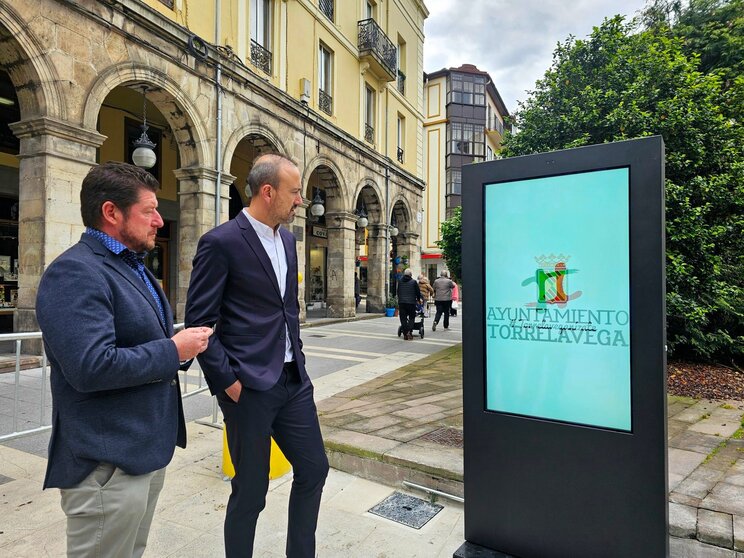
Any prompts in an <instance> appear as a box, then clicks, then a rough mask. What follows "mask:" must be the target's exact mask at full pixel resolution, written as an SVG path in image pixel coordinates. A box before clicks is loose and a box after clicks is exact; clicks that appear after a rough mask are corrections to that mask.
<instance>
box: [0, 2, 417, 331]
mask: <svg viewBox="0 0 744 558" xmlns="http://www.w3.org/2000/svg"><path fill="white" fill-rule="evenodd" d="M184 1H187V0H181V1H180V2H177V4H181V3H183V2H184ZM218 1H219V0H218ZM236 1H237V0H236ZM386 1H388V2H390V1H392V0H386ZM295 2H298V3H299V4H303V5H304V4H307V2H305V1H304V0H281V1H280V2H277V3H276V4H277V5H276V6H275V9H276V10H277V11H276V13H277V14H280V15H281V14H284V15H283V17H285V22H286V13H287V10H289V9H290V8H291V6H290V7H289V8H288V7H287V4H289V5H291V4H293V3H295ZM151 3H152V2H149V3H147V2H143V1H140V0H100V1H96V0H77V1H72V0H35V1H33V2H29V1H26V0H0V70H1V71H2V72H4V73H5V75H6V77H7V80H8V81H9V82H10V83H11V84H12V89H13V90H14V93H15V97H16V98H15V102H16V103H17V110H18V113H17V116H19V118H18V120H17V121H13V122H6V123H5V124H7V126H8V127H9V129H10V130H11V132H12V134H13V136H15V138H17V141H18V145H17V152H16V153H14V152H13V149H12V148H11V149H4V152H3V153H0V166H2V165H6V166H7V167H8V168H9V169H10V171H12V172H11V173H10V174H9V175H8V176H10V178H9V179H8V180H10V182H12V181H13V178H12V177H13V176H16V177H17V178H16V180H17V186H16V190H15V191H16V192H17V200H18V201H17V229H18V246H17V256H16V257H17V260H18V273H17V277H16V279H17V284H18V291H17V301H15V304H16V307H15V310H14V320H15V323H14V328H15V330H17V331H28V330H36V329H37V324H36V321H35V314H34V304H35V298H36V291H37V286H38V283H39V279H40V277H41V275H42V273H43V272H44V269H45V268H46V266H47V265H48V264H49V263H50V262H51V261H52V260H53V259H54V258H55V257H56V256H57V255H59V254H60V253H61V252H62V251H64V250H65V249H66V248H68V247H69V246H71V245H72V244H74V243H75V242H76V241H77V239H78V238H79V235H80V233H81V232H82V230H83V227H82V224H81V220H80V211H79V191H80V185H81V182H82V179H83V177H84V176H85V175H86V173H87V172H88V170H89V169H90V168H91V166H92V165H94V164H96V163H97V162H100V161H101V159H103V157H102V154H103V153H104V152H109V151H110V149H109V148H107V147H106V145H107V143H106V142H109V144H108V145H111V143H110V142H111V141H113V140H112V139H111V137H112V135H113V132H112V131H113V130H118V128H116V126H118V124H116V126H114V122H118V121H114V120H112V121H111V122H112V124H111V125H110V126H108V127H106V126H104V124H103V122H104V121H105V120H106V119H107V118H108V116H106V115H107V114H108V113H109V112H110V111H111V110H115V111H119V112H124V113H126V114H127V115H128V117H135V116H137V110H138V109H133V108H131V107H130V105H131V106H141V101H140V100H139V99H141V98H142V94H144V95H145V97H146V103H147V105H148V106H150V107H151V109H150V111H149V112H148V120H150V118H151V116H150V115H151V114H153V109H156V113H155V114H154V115H153V118H154V119H155V120H159V121H160V122H161V127H162V142H163V144H164V145H163V149H164V150H168V149H170V150H171V151H172V152H173V154H172V156H170V155H168V156H166V155H163V167H164V168H163V169H162V171H161V172H162V173H163V175H162V176H163V180H162V183H163V184H164V188H165V185H166V182H167V181H172V182H173V183H174V189H173V195H172V199H170V200H169V199H167V198H166V194H165V193H164V197H163V199H162V200H161V207H162V208H164V211H163V213H164V217H166V218H168V219H170V221H171V225H172V227H171V231H170V243H169V244H168V251H169V252H170V258H169V259H168V260H167V261H168V263H167V268H168V270H170V272H171V273H170V275H169V279H170V280H169V284H168V286H167V288H166V293H167V294H168V295H169V298H170V301H171V304H172V305H173V307H174V309H175V311H176V318H177V319H178V320H180V319H182V317H183V309H184V304H185V297H186V292H187V289H188V283H189V277H190V272H191V261H192V258H193V255H194V253H195V250H196V244H197V242H198V239H199V237H200V236H201V235H202V234H203V233H204V232H206V231H207V230H209V229H210V228H212V227H214V226H215V225H216V224H219V223H220V222H224V221H226V220H227V219H228V217H229V215H230V213H231V212H233V208H235V207H240V206H242V205H244V203H245V202H246V200H245V194H244V193H243V192H242V190H243V188H244V184H245V183H244V179H245V176H244V175H245V174H246V173H247V169H248V168H249V167H250V162H251V161H252V160H253V158H255V157H256V156H257V155H259V154H261V153H264V152H269V151H271V152H279V153H282V154H284V155H286V156H288V157H290V158H291V159H292V160H293V161H295V162H296V163H297V164H298V166H299V168H300V171H301V173H302V177H303V184H305V185H307V188H308V191H307V193H306V196H305V197H306V198H308V202H306V204H305V206H304V209H305V210H307V207H308V206H309V204H310V202H311V200H312V198H313V191H314V190H316V191H317V190H318V189H322V192H323V197H324V200H323V201H324V209H325V214H324V215H323V220H324V222H325V223H324V224H325V227H324V228H325V231H324V233H323V234H324V235H325V236H326V238H327V257H326V262H325V281H326V283H325V284H324V290H325V301H326V303H327V313H328V315H329V316H352V315H354V313H355V303H354V274H355V271H357V269H358V266H359V263H358V262H359V259H360V257H359V255H360V253H361V252H362V251H364V252H366V267H367V269H366V294H367V305H368V310H371V311H377V310H381V309H382V307H383V301H384V298H385V294H386V293H385V289H386V288H389V282H390V281H389V280H390V277H391V275H390V273H389V271H390V267H391V265H392V264H391V262H390V261H389V257H390V251H391V242H392V246H393V247H394V249H395V252H396V253H397V254H398V255H399V256H400V255H403V256H405V259H406V260H407V261H408V262H409V264H408V265H409V266H410V267H413V268H414V269H418V267H419V261H420V260H419V258H420V253H421V250H420V246H419V240H418V239H419V236H420V232H421V230H420V229H421V225H420V216H421V211H422V209H423V206H422V193H423V191H424V182H423V180H422V178H421V176H422V174H423V173H422V171H421V169H422V164H421V163H420V159H421V153H422V151H423V148H422V146H421V145H420V143H421V138H422V125H421V122H422V118H419V117H421V112H422V111H419V113H418V115H415V114H414V118H413V120H414V122H415V123H417V125H416V126H415V132H414V133H411V134H409V136H410V137H412V138H413V143H411V142H410V140H409V145H414V146H415V147H414V148H413V149H414V150H415V151H414V152H415V153H417V155H418V156H417V157H412V159H414V160H415V159H419V163H418V164H416V163H414V164H412V165H408V166H406V165H402V164H400V162H399V161H396V160H395V157H389V156H388V155H387V151H390V150H389V149H388V148H387V146H385V148H384V149H383V148H382V141H379V142H377V143H376V144H370V142H368V141H364V137H361V138H360V137H359V136H360V134H359V133H355V131H354V130H348V129H344V128H343V127H342V126H340V125H339V124H338V123H336V122H334V120H333V119H329V118H324V117H322V116H321V114H320V113H319V112H318V111H316V110H314V108H313V103H310V104H308V103H307V99H304V101H305V102H303V99H300V98H298V97H299V95H294V94H293V93H294V91H293V90H292V88H291V87H289V86H286V84H285V87H284V89H282V87H278V86H277V85H276V84H275V83H274V82H276V80H279V81H281V76H277V75H276V73H275V74H273V77H274V78H275V79H267V78H266V76H262V75H261V73H260V72H257V71H255V69H254V68H252V67H251V65H250V64H247V63H245V62H244V61H242V60H240V59H239V58H238V57H237V56H236V55H235V53H234V51H233V50H232V49H231V48H229V47H226V46H225V45H219V44H213V43H210V42H207V41H204V40H201V39H200V38H199V37H198V36H195V34H194V33H192V32H191V31H190V30H189V29H188V28H187V27H184V26H183V25H181V24H179V23H178V22H177V21H174V20H173V18H169V17H166V16H164V15H163V14H162V13H161V12H162V10H158V9H155V8H153V6H151V5H150V4H151ZM411 4H412V5H413V6H414V8H415V11H416V13H417V14H418V16H417V17H418V19H417V21H420V28H421V30H422V29H423V19H424V18H425V17H426V15H427V14H426V12H425V8H424V7H423V3H422V2H418V1H416V2H412V3H411ZM416 6H419V7H418V8H416ZM305 8H307V9H309V8H308V7H307V6H305ZM285 39H286V37H285ZM420 39H421V43H422V42H423V34H421V36H420ZM360 68H361V70H360V72H361V74H360V75H362V76H363V75H364V72H365V71H367V69H366V68H365V67H364V60H361V61H360ZM276 72H278V73H281V72H282V69H281V68H278V69H277V71H276ZM418 75H421V72H419V74H418ZM415 81H418V80H415ZM379 87H380V88H381V90H383V91H384V93H385V95H389V93H388V92H387V91H386V89H387V88H388V87H389V85H388V84H387V83H384V82H383V83H382V85H381V86H379ZM381 90H378V92H379V91H381ZM140 91H143V92H144V93H140ZM122 92H123V94H121V93H122ZM340 93H342V92H337V93H336V95H337V98H338V97H339V96H340ZM419 93H420V94H414V95H412V97H413V99H414V101H413V102H412V105H411V106H414V105H415V110H416V111H417V110H419V109H420V108H421V106H422V105H423V101H422V99H423V93H422V92H419ZM119 97H121V98H122V99H123V100H122V101H120V102H119V101H116V99H118V98H119ZM0 98H1V97H0ZM414 113H415V111H414ZM386 124H387V123H386ZM104 128H106V129H105V130H104ZM347 128H348V126H347ZM11 139H12V138H11ZM116 142H117V143H116V145H119V146H122V145H123V146H124V149H126V145H125V143H124V142H123V140H122V139H121V138H117V139H116ZM107 149H108V151H107ZM117 149H119V148H118V147H117ZM399 149H400V148H399ZM399 159H400V157H399ZM168 161H173V163H172V164H171V163H168ZM168 166H170V167H172V168H166V167H168ZM231 173H232V174H231ZM2 176H5V175H4V174H2V173H0V177H2ZM6 186H7V185H6ZM10 190H11V191H13V187H12V185H11V187H10ZM11 195H12V194H11ZM360 208H363V209H364V211H365V212H366V214H367V216H368V220H369V225H368V226H367V227H366V230H360V228H359V227H358V226H357V225H358V218H359V211H358V209H360ZM305 210H303V211H300V212H299V216H298V218H297V219H296V220H295V222H294V223H293V224H291V225H289V227H288V228H289V229H290V230H291V231H292V232H294V233H295V235H296V237H297V239H298V242H299V243H298V256H299V258H300V262H299V265H300V269H301V270H302V269H305V267H306V265H305V257H306V249H305V243H306V242H307V239H308V232H310V231H312V230H313V226H315V225H313V224H312V223H310V222H309V212H307V211H305ZM417 216H418V219H417ZM391 222H394V223H395V226H396V228H397V229H398V233H397V235H396V237H395V238H391V235H390V231H391V226H390V225H391ZM360 246H364V249H363V250H361V251H360ZM164 261H165V260H162V259H161V262H160V265H161V266H164V265H166V264H165V263H164ZM305 283H306V282H304V281H303V282H301V283H300V290H301V293H300V298H301V299H304V298H305ZM303 312H304V305H303Z"/></svg>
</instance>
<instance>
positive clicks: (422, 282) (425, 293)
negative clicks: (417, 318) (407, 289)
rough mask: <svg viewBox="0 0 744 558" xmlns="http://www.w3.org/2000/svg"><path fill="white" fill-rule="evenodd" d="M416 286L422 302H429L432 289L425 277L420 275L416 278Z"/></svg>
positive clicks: (432, 292)
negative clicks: (417, 285) (422, 299)
mask: <svg viewBox="0 0 744 558" xmlns="http://www.w3.org/2000/svg"><path fill="white" fill-rule="evenodd" d="M418 284H419V289H420V290H421V296H422V297H423V298H424V300H429V298H431V297H432V296H433V295H434V289H433V288H432V287H431V283H429V280H428V279H427V278H426V275H424V274H421V275H419V276H418Z"/></svg>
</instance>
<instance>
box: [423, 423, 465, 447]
mask: <svg viewBox="0 0 744 558" xmlns="http://www.w3.org/2000/svg"><path fill="white" fill-rule="evenodd" d="M419 439H420V440H427V441H429V442H434V443H435V444H439V445H440V446H449V447H451V448H461V449H462V430H460V429H459V428H440V429H439V430H435V431H434V432H429V433H428V434H424V435H423V436H421V437H420V438H419Z"/></svg>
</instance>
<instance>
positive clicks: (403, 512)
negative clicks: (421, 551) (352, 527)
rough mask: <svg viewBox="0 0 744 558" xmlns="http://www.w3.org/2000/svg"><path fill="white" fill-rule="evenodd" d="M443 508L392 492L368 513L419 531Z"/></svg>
mask: <svg viewBox="0 0 744 558" xmlns="http://www.w3.org/2000/svg"><path fill="white" fill-rule="evenodd" d="M443 507H444V506H440V505H439V504H430V503H429V502H427V501H426V500H422V499H421V498H415V497H414V496H409V495H408V494H403V493H402V492H393V493H392V494H391V495H390V496H388V497H387V498H385V499H384V500H383V501H382V502H380V503H379V504H377V505H376V506H374V507H372V508H370V510H369V512H370V513H373V514H375V515H379V516H380V517H384V518H385V519H390V520H392V521H395V522H396V523H401V524H403V525H407V526H408V527H413V528H414V529H421V527H423V526H424V525H426V524H427V522H428V521H429V520H430V519H431V518H432V517H434V516H435V515H437V514H438V513H439V512H440V511H441V510H442V508H443Z"/></svg>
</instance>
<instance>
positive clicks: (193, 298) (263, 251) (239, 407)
mask: <svg viewBox="0 0 744 558" xmlns="http://www.w3.org/2000/svg"><path fill="white" fill-rule="evenodd" d="M248 186H249V188H250V196H251V202H250V206H249V207H247V208H245V209H243V211H241V212H240V213H239V214H238V216H237V217H236V218H235V219H233V220H231V221H228V222H227V223H225V224H223V225H220V226H219V227H217V228H214V229H212V230H211V231H209V232H208V233H206V234H205V235H204V236H202V238H201V239H200V240H199V246H198V247H197V249H196V256H195V257H194V269H193V271H192V273H191V283H190V285H189V293H188V296H187V301H186V323H187V324H188V325H196V326H212V325H216V331H215V335H214V336H213V337H212V338H211V339H210V341H209V348H208V349H207V350H206V351H204V352H203V353H202V354H200V355H199V363H200V364H201V367H202V370H203V371H204V376H205V377H206V379H207V383H208V384H209V387H210V389H211V390H212V393H214V394H215V395H216V396H217V400H218V401H219V404H220V408H221V409H222V414H223V415H224V416H225V427H226V432H227V443H228V447H229V448H230V456H231V457H232V461H233V465H235V477H233V479H232V494H231V495H230V500H229V501H228V503H227V514H226V517H225V553H226V555H227V557H228V558H249V557H251V556H252V555H253V539H254V536H255V531H256V521H257V519H258V515H259V513H261V510H262V509H263V507H264V505H265V503H266V491H267V489H268V486H269V456H270V447H271V436H272V435H273V436H274V439H275V440H276V443H277V445H278V446H279V447H280V448H281V450H282V451H283V452H284V455H286V456H287V459H288V460H289V462H290V463H291V464H292V467H293V470H294V478H293V482H292V491H291V493H290V496H289V529H288V532H287V549H286V550H287V556H288V557H289V558H314V557H315V528H316V524H317V520H318V509H319V506H320V497H321V493H322V490H323V485H324V483H325V479H326V475H327V474H328V459H327V458H326V455H325V450H324V449H323V439H322V437H321V434H320V426H319V424H318V414H317V410H316V407H315V402H314V401H313V384H312V382H311V381H310V378H309V377H308V375H307V371H306V370H305V355H303V354H302V341H301V340H300V320H299V309H300V308H299V302H298V300H297V249H296V246H295V244H296V241H295V237H294V236H293V235H292V233H290V232H289V231H287V230H286V229H283V228H282V227H280V225H281V224H287V223H290V222H291V221H292V219H293V218H294V214H295V210H296V209H297V207H298V206H299V205H300V204H302V184H301V183H300V173H299V171H298V169H297V167H296V166H295V165H294V164H293V163H292V162H291V161H289V160H288V159H286V158H284V157H282V156H280V155H262V156H261V157H259V158H257V159H256V160H255V161H254V162H253V168H252V169H251V172H250V174H249V175H248Z"/></svg>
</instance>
